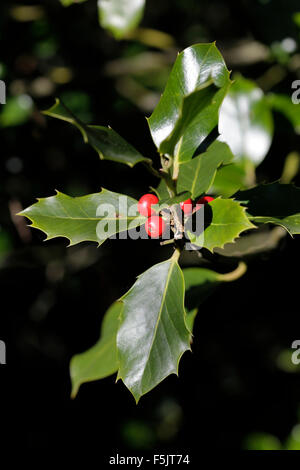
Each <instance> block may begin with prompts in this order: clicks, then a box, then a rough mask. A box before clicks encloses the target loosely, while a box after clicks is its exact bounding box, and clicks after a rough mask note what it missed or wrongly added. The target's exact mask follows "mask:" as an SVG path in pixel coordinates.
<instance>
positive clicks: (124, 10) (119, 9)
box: [98, 0, 145, 39]
mask: <svg viewBox="0 0 300 470" xmlns="http://www.w3.org/2000/svg"><path fill="white" fill-rule="evenodd" d="M144 8H145V0H98V11H99V21H100V24H101V26H102V27H103V28H105V29H107V30H108V31H110V32H111V33H112V34H113V35H114V37H115V38H116V39H122V38H123V37H125V36H126V35H127V34H128V33H129V32H130V31H131V30H133V29H134V28H136V26H137V25H138V24H139V22H140V21H141V19H142V16H143V13H144Z"/></svg>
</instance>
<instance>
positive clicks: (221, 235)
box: [186, 198, 255, 251]
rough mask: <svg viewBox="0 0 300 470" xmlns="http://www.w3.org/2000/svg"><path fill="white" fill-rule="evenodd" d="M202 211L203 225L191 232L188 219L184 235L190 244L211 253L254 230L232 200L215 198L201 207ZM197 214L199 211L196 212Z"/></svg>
mask: <svg viewBox="0 0 300 470" xmlns="http://www.w3.org/2000/svg"><path fill="white" fill-rule="evenodd" d="M199 210H200V211H204V214H203V219H204V224H203V227H201V224H200V226H199V227H196V230H194V231H191V229H190V228H189V227H190V226H191V225H190V224H191V220H192V218H193V217H195V215H193V216H192V217H190V218H189V220H188V223H187V225H186V234H187V236H188V238H189V240H190V241H191V243H192V244H194V245H197V246H199V247H201V248H207V249H208V250H209V251H213V250H214V248H223V246H224V245H225V244H226V243H231V242H233V241H234V240H235V239H236V238H237V237H238V236H239V235H240V233H242V232H243V231H245V230H249V229H252V228H255V225H253V224H252V223H251V222H250V220H249V219H248V217H247V215H246V213H245V211H246V210H245V208H244V207H242V206H241V205H240V204H239V202H237V201H234V200H233V199H221V198H217V199H215V200H214V201H212V202H210V203H209V204H206V205H205V206H202V208H201V209H199ZM198 212H199V211H198Z"/></svg>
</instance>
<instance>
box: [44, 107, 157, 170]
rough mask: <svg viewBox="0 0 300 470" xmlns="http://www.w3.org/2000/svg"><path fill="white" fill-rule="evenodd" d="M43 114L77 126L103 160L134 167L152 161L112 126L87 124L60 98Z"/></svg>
mask: <svg viewBox="0 0 300 470" xmlns="http://www.w3.org/2000/svg"><path fill="white" fill-rule="evenodd" d="M43 114H45V115H47V116H51V117H54V118H57V119H61V120H63V121H67V122H69V123H70V124H73V125H74V126H76V127H77V128H78V129H79V130H80V132H81V133H82V135H83V138H84V141H85V143H89V144H90V145H91V146H92V147H93V148H94V149H95V150H96V152H97V153H98V154H99V157H100V158H101V160H112V161H115V162H119V163H125V164H126V165H128V166H130V167H133V166H134V165H136V164H137V163H139V162H147V163H149V162H151V160H150V159H148V158H144V157H143V156H142V155H141V154H140V153H139V152H138V151H137V150H136V149H135V148H134V147H133V146H132V145H131V144H129V143H128V142H126V140H124V139H123V137H121V136H120V135H119V134H117V132H115V131H114V130H113V129H111V128H110V127H104V126H91V125H86V124H84V123H83V122H82V121H80V120H79V119H77V118H76V117H75V116H74V115H73V113H72V112H71V111H69V110H68V109H66V108H65V107H64V106H63V105H62V104H61V103H60V101H59V100H58V99H56V102H55V105H54V106H52V108H50V109H48V110H47V111H44V112H43Z"/></svg>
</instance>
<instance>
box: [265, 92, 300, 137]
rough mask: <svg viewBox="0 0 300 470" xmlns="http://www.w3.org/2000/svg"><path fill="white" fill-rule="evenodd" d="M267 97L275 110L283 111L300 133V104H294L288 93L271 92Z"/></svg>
mask: <svg viewBox="0 0 300 470" xmlns="http://www.w3.org/2000/svg"><path fill="white" fill-rule="evenodd" d="M267 99H268V103H269V104H270V106H271V107H272V108H273V109H274V111H278V112H280V113H282V114H283V115H284V116H285V117H286V118H287V119H288V120H289V121H290V123H291V124H292V126H293V127H294V130H295V132H296V133H297V134H300V106H299V105H298V104H294V103H293V102H292V100H291V97H290V96H287V95H282V94H275V93H271V94H270V95H268V96H267Z"/></svg>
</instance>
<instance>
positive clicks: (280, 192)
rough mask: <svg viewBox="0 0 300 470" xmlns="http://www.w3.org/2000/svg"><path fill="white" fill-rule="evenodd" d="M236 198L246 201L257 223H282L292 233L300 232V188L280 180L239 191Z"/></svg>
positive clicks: (248, 209)
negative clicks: (282, 182) (279, 181)
mask: <svg viewBox="0 0 300 470" xmlns="http://www.w3.org/2000/svg"><path fill="white" fill-rule="evenodd" d="M234 197H235V199H237V200H239V201H244V203H245V205H246V206H247V212H248V213H249V214H251V220H253V222H255V223H258V224H259V223H271V224H275V225H280V226H281V227H283V228H285V229H286V230H287V231H288V232H289V233H290V234H299V233H300V188H297V187H296V186H294V185H293V184H281V183H278V182H275V183H270V184H262V185H260V186H256V187H255V188H252V189H248V190H245V191H239V192H238V193H236V194H235V195H234Z"/></svg>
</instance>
